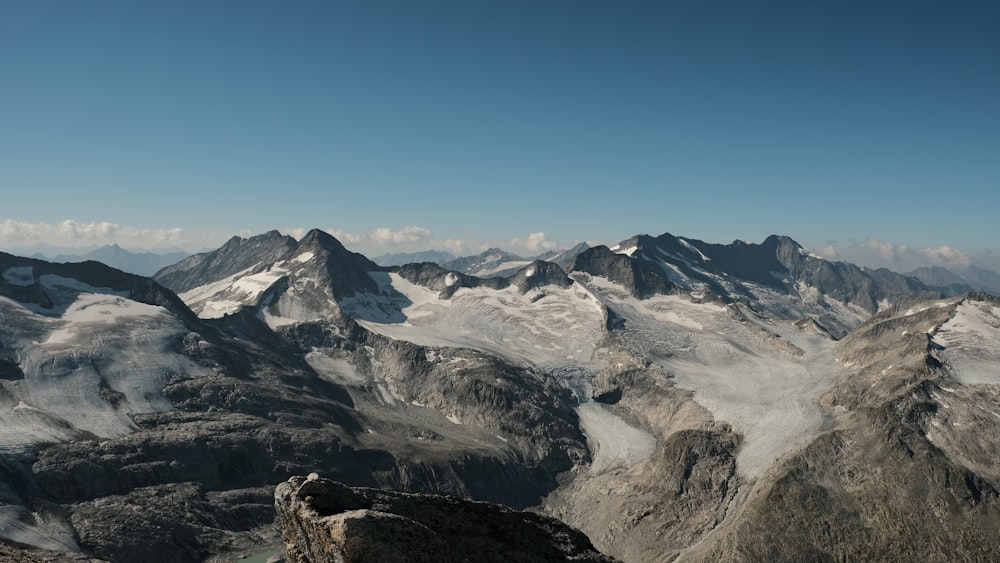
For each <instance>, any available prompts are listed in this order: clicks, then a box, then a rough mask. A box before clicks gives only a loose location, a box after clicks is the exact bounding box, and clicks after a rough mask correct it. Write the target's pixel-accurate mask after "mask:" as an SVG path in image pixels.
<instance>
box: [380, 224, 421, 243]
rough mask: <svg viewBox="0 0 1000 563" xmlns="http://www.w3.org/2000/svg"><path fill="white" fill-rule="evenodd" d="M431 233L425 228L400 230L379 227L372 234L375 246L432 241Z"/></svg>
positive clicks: (409, 227) (408, 227) (411, 227)
mask: <svg viewBox="0 0 1000 563" xmlns="http://www.w3.org/2000/svg"><path fill="white" fill-rule="evenodd" d="M430 238H431V231H430V230H429V229H425V228H423V227H413V226H406V227H403V228H402V229H399V230H396V231H394V230H392V229H389V228H386V227H379V228H377V229H375V230H374V231H372V232H371V240H372V242H374V243H375V244H406V243H418V242H424V241H427V240H430Z"/></svg>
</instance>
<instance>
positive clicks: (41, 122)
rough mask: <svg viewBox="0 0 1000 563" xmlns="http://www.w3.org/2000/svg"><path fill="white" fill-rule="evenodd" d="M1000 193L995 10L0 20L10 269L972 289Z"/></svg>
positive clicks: (182, 14)
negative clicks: (321, 249) (914, 264)
mask: <svg viewBox="0 0 1000 563" xmlns="http://www.w3.org/2000/svg"><path fill="white" fill-rule="evenodd" d="M998 188H1000V3H997V2H962V1H947V2H945V1H936V2H922V1H901V2H883V1H878V2H873V1H863V2H852V1H847V2H840V1H838V2H802V1H788V2H767V1H761V2H747V1H732V2H714V1H706V2H701V1H698V2H694V1H685V2H669V1H657V2H612V1H610V0H607V1H600V2H594V1H587V0H565V1H542V0H533V1H518V0H513V1H512V0H504V1H500V0H496V1H490V2H487V1H478V0H455V1H448V2H443V1H436V0H430V1H413V0H405V1H398V2H397V1H394V2H388V1H378V0H372V1H361V0H358V1H351V2H332V1H323V2H306V1H291V2H278V1H268V2H257V1H250V0H239V1H220V0H213V1H209V2H204V1H198V2H193V1H192V2H185V1H171V2H135V1H120V2H119V1H112V0H101V1H94V2H86V1H78V0H73V1H63V2H54V1H45V0H41V1H32V2H3V3H0V193H2V200H0V201H2V207H0V248H17V247H20V246H26V245H31V244H37V243H41V242H48V243H51V244H58V245H69V244H78V245H94V244H103V243H105V242H114V241H117V242H120V243H121V244H122V245H123V246H130V247H133V248H134V247H166V246H180V247H183V248H187V249H189V250H197V249H202V248H205V247H213V246H217V245H218V244H220V243H221V242H223V241H224V240H225V239H226V238H228V237H230V236H232V235H233V234H244V235H246V234H254V233H259V232H263V231H266V230H269V229H279V230H283V231H286V232H292V233H296V232H300V231H298V230H297V229H308V228H312V227H319V228H323V229H329V230H331V231H333V232H335V233H337V234H339V235H340V236H341V237H342V239H343V240H344V241H345V242H346V243H348V246H353V247H354V248H356V249H358V250H361V251H364V252H366V253H368V254H369V255H376V254H381V253H382V252H389V251H402V250H413V249H416V248H429V247H437V248H441V249H445V248H447V249H449V250H452V251H458V253H462V252H463V251H469V252H471V251H474V250H477V249H479V248H481V247H482V246H483V245H489V244H498V245H501V246H507V247H509V248H511V249H514V250H519V251H521V252H522V253H529V251H531V250H532V249H537V250H539V251H540V250H545V249H547V248H549V247H552V246H560V247H565V246H569V245H572V244H573V243H575V242H578V241H589V242H600V243H613V242H615V241H617V240H620V239H623V238H626V237H628V236H631V235H633V234H638V233H648V234H653V235H656V234H660V233H663V232H671V233H674V234H677V235H682V236H687V237H691V238H699V239H702V240H707V241H710V242H730V241H732V240H734V239H744V240H750V241H760V240H762V239H763V238H764V237H766V236H767V235H768V234H771V233H778V234H787V235H789V236H792V237H793V238H795V239H796V240H799V241H800V242H802V243H803V244H805V245H806V246H808V247H810V248H812V249H814V250H817V251H821V252H825V253H826V255H828V256H831V257H846V256H849V255H850V254H851V252H852V251H859V252H860V251H863V250H865V249H869V250H872V251H873V252H875V253H876V254H878V253H879V252H883V253H884V252H897V251H899V249H901V248H902V249H904V250H906V251H909V252H911V253H913V252H916V253H917V255H924V254H927V253H926V252H925V250H926V249H937V250H941V248H942V247H945V249H946V250H945V251H944V252H945V254H948V253H954V254H955V255H956V256H958V257H959V259H960V260H966V259H968V257H969V256H971V257H972V258H973V259H975V260H978V259H980V258H983V256H984V252H986V251H988V250H992V251H994V252H998V253H1000V245H998V242H1000V227H998V221H997V219H998V217H1000V205H998V204H1000V195H998V194H1000V189H998ZM542 233H544V234H542ZM885 245H889V250H887V249H886V247H885Z"/></svg>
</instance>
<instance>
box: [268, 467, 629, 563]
mask: <svg viewBox="0 0 1000 563" xmlns="http://www.w3.org/2000/svg"><path fill="white" fill-rule="evenodd" d="M274 499H275V502H274V504H275V508H276V509H277V512H278V520H279V521H280V523H281V528H282V536H283V538H284V541H285V559H286V561H288V562H289V563H309V562H320V561H344V562H345V563H352V562H353V563H357V562H363V561H399V562H420V561H427V562H430V561H434V562H436V563H446V562H451V561H455V562H459V561H497V562H500V561H504V562H509V561H592V562H611V561H614V559H612V558H610V557H608V556H606V555H603V554H602V553H600V552H599V551H597V550H596V549H594V547H593V545H591V543H590V540H589V539H587V536H585V535H584V534H583V533H582V532H579V531H578V530H575V529H573V528H570V527H569V526H567V525H566V524H563V523H562V522H560V521H558V520H556V519H554V518H550V517H547V516H542V515H539V514H535V513H533V512H519V511H516V510H513V509H510V508H507V507H504V506H500V505H495V504H490V503H484V502H472V501H466V500H461V499H457V498H453V497H443V496H436V495H420V494H407V493H398V492H391V491H382V490H378V489H366V488H354V487H347V486H345V485H341V484H340V483H337V482H335V481H330V480H328V479H322V478H320V477H319V476H318V475H316V474H315V473H314V474H311V475H310V476H309V477H292V478H291V479H289V480H288V481H287V482H285V483H282V484H280V485H278V487H277V489H276V490H275V495H274Z"/></svg>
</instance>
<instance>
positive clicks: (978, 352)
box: [934, 301, 1000, 385]
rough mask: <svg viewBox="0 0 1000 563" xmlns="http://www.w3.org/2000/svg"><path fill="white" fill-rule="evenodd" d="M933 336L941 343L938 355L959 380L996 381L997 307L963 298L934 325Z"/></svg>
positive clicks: (999, 360) (999, 373)
mask: <svg viewBox="0 0 1000 563" xmlns="http://www.w3.org/2000/svg"><path fill="white" fill-rule="evenodd" d="M945 305H947V303H946V304H945ZM934 340H935V342H937V343H938V344H940V345H942V346H944V347H945V349H944V350H943V351H942V352H941V356H942V358H943V359H944V361H945V363H946V364H947V365H948V366H950V367H951V372H952V375H953V376H954V377H955V378H956V379H957V380H958V381H959V382H961V383H963V384H965V385H975V384H988V385H997V384H1000V348H997V345H996V343H997V342H1000V307H997V306H995V305H989V304H987V303H983V302H980V301H965V302H963V303H961V304H959V305H958V307H957V308H956V311H955V315H954V316H953V317H952V318H951V320H950V321H948V322H947V323H945V324H943V325H941V327H940V328H938V330H937V332H935V334H934Z"/></svg>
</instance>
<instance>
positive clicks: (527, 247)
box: [510, 232, 557, 254]
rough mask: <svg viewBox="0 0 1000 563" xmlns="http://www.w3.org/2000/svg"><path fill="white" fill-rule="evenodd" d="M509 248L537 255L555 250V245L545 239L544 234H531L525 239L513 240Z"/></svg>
mask: <svg viewBox="0 0 1000 563" xmlns="http://www.w3.org/2000/svg"><path fill="white" fill-rule="evenodd" d="M510 246H511V247H512V249H514V250H520V251H527V252H529V253H532V254H539V253H542V252H545V251H546V250H555V248H556V247H557V245H556V243H555V242H553V241H551V240H549V239H548V238H546V236H545V233H542V232H538V233H531V234H529V235H528V238H527V239H523V240H522V239H517V238H516V239H513V240H511V241H510Z"/></svg>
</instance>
